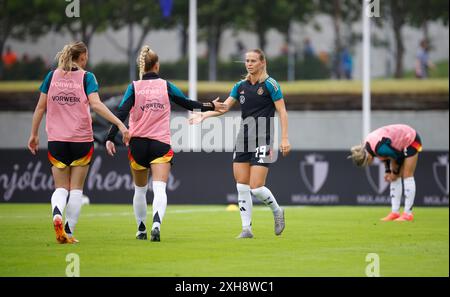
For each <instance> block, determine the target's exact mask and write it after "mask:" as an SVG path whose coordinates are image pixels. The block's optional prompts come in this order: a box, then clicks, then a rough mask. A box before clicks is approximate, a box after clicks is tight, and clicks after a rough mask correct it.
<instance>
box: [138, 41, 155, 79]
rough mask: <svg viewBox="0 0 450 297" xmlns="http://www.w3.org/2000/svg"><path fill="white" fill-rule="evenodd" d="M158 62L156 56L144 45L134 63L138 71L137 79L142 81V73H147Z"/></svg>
mask: <svg viewBox="0 0 450 297" xmlns="http://www.w3.org/2000/svg"><path fill="white" fill-rule="evenodd" d="M158 61H159V57H158V55H157V54H156V53H155V52H154V51H153V50H152V49H151V48H150V47H149V46H148V45H144V46H143V47H142V48H141V52H140V54H139V57H138V58H137V61H136V62H137V64H138V69H139V79H142V77H143V76H144V73H147V72H149V71H150V70H151V69H152V68H153V67H154V66H155V65H156V63H158Z"/></svg>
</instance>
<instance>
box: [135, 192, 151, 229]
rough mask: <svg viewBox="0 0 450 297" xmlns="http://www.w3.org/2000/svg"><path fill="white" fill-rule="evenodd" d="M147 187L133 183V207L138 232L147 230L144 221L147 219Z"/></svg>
mask: <svg viewBox="0 0 450 297" xmlns="http://www.w3.org/2000/svg"><path fill="white" fill-rule="evenodd" d="M147 189H148V186H147V185H145V186H144V187H138V186H136V185H134V196H133V209H134V217H135V218H136V224H137V228H138V233H145V232H146V231H147V227H146V225H145V221H146V219H147V196H146V194H147Z"/></svg>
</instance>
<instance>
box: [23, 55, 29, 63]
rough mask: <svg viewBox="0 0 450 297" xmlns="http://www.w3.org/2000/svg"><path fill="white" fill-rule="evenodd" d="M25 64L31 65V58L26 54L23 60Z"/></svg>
mask: <svg viewBox="0 0 450 297" xmlns="http://www.w3.org/2000/svg"><path fill="white" fill-rule="evenodd" d="M21 61H22V62H23V63H30V56H28V54H27V53H24V54H23V55H22V60H21Z"/></svg>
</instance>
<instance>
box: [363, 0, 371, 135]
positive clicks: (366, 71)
mask: <svg viewBox="0 0 450 297" xmlns="http://www.w3.org/2000/svg"><path fill="white" fill-rule="evenodd" d="M368 9H369V5H368V2H367V0H363V7H362V18H363V98H362V120H363V129H362V134H363V137H362V139H364V138H365V137H366V136H367V134H369V133H370V129H371V127H370V117H371V98H370V17H369V12H368Z"/></svg>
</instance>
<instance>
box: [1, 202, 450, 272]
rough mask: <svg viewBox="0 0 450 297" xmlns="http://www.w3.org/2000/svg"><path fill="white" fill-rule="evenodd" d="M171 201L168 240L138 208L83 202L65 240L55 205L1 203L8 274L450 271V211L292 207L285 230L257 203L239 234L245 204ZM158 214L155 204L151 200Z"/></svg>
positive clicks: (4, 265)
mask: <svg viewBox="0 0 450 297" xmlns="http://www.w3.org/2000/svg"><path fill="white" fill-rule="evenodd" d="M225 208H226V207H225V206H192V205H185V206H181V205H170V204H169V205H168V208H167V212H166V216H165V218H164V222H163V225H162V230H161V242H151V241H149V240H147V241H138V240H136V239H135V238H134V236H135V231H136V230H135V229H136V226H135V221H134V215H133V208H132V205H131V204H130V205H86V206H83V210H82V212H81V216H80V220H79V223H78V226H77V230H76V237H77V238H78V239H79V240H80V243H78V244H76V245H60V244H57V243H56V240H55V237H54V231H53V228H52V224H51V217H50V204H48V205H46V204H45V205H44V204H33V205H31V204H2V205H0V234H1V235H0V236H1V240H0V255H1V256H0V257H1V261H0V276H65V271H66V266H67V265H68V263H67V262H66V255H67V254H69V253H76V254H78V255H79V259H80V275H81V276H169V277H170V276H182V277H187V276H218V277H220V276H224V277H228V276H241V277H245V276H249V277H252V276H357V277H358V276H360V277H364V276H365V271H366V267H367V265H369V264H370V263H369V262H366V255H367V254H369V253H376V254H378V256H379V261H380V262H379V264H380V274H381V276H446V277H448V276H449V209H448V208H416V209H415V218H416V220H415V221H414V222H412V223H411V222H403V223H397V222H389V223H382V222H379V218H380V217H382V216H384V215H386V213H387V212H388V211H389V208H388V207H286V229H285V231H284V233H283V235H282V236H280V237H277V236H275V235H274V233H273V218H272V214H271V212H270V211H269V210H268V209H267V208H265V207H263V206H255V209H254V212H253V232H254V234H255V238H253V239H244V240H242V239H241V240H238V239H235V237H236V235H238V233H239V232H240V217H239V212H238V211H226V210H225ZM148 213H149V214H151V208H150V206H149V211H148Z"/></svg>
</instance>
